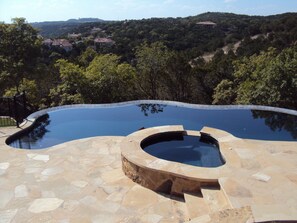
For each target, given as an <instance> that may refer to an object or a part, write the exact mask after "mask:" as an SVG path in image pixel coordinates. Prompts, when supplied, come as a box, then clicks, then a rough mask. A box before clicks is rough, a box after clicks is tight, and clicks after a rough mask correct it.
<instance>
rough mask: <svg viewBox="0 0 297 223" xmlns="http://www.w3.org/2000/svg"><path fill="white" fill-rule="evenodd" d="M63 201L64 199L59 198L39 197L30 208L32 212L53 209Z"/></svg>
mask: <svg viewBox="0 0 297 223" xmlns="http://www.w3.org/2000/svg"><path fill="white" fill-rule="evenodd" d="M63 202H64V200H61V199H59V198H39V199H36V200H34V201H33V203H32V204H31V205H30V207H29V209H28V210H29V211H30V212H32V213H42V212H47V211H53V210H55V209H57V208H58V207H60V206H61V205H62V204H63Z"/></svg>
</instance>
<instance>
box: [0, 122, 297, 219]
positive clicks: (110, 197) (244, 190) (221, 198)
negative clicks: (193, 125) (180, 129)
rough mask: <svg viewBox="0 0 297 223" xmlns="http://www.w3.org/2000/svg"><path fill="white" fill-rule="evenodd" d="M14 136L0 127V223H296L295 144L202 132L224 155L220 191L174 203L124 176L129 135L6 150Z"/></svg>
mask: <svg viewBox="0 0 297 223" xmlns="http://www.w3.org/2000/svg"><path fill="white" fill-rule="evenodd" d="M154 129H155V130H154V131H156V130H157V131H160V130H158V128H154ZM168 129H169V130H170V127H168ZM18 130H19V129H17V128H14V127H8V128H1V129H0V222H1V223H4V222H12V223H13V222H63V223H66V222H152V223H158V222H160V223H162V222H163V223H165V222H187V221H189V222H192V223H193V222H253V221H256V222H261V221H271V220H288V221H289V220H297V142H271V141H257V140H244V139H239V138H235V137H233V136H231V135H230V134H228V133H226V132H224V131H220V130H217V129H212V128H203V129H202V130H201V131H203V132H205V133H208V134H211V135H212V136H213V137H214V138H216V139H217V140H218V142H219V145H220V148H223V150H224V151H225V154H227V153H228V154H229V155H227V157H229V158H228V159H227V160H226V165H224V166H223V167H222V168H221V169H220V168H218V171H216V174H215V176H216V177H217V178H218V179H217V182H218V187H217V188H208V187H201V188H200V191H198V192H197V193H187V192H185V193H184V196H180V197H174V196H171V195H168V194H162V193H157V192H154V191H153V190H150V189H147V188H146V187H143V186H141V185H140V184H138V183H135V182H133V181H132V180H131V179H130V178H129V177H127V176H126V175H125V174H124V172H123V170H122V158H121V154H122V151H121V145H122V143H123V140H124V139H126V137H94V138H87V139H80V140H76V141H71V142H67V143H64V144H60V145H57V146H53V147H51V148H48V149H42V150H21V149H14V148H11V147H9V146H7V145H6V144H5V139H6V138H7V137H8V136H9V135H11V134H13V133H14V132H16V131H18ZM165 130H166V128H165V129H164V128H163V130H162V131H165ZM144 133H145V131H144ZM136 138H137V137H136ZM138 138H139V135H138ZM122 149H124V148H122ZM230 157H231V158H230ZM151 167H153V166H152V165H151ZM154 168H156V167H154ZM191 168H194V169H193V170H194V171H196V170H195V167H191ZM188 170H189V169H188ZM188 170H187V171H188ZM197 170H199V168H198V169H197ZM163 171H164V170H163ZM184 171H185V169H184ZM187 171H186V172H187ZM195 174H196V173H193V176H194V175H195ZM198 175H199V173H198ZM209 177H212V176H209Z"/></svg>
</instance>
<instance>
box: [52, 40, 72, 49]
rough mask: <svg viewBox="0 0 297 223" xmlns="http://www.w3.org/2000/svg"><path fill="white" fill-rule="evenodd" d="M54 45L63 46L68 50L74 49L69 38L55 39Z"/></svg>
mask: <svg viewBox="0 0 297 223" xmlns="http://www.w3.org/2000/svg"><path fill="white" fill-rule="evenodd" d="M52 46H53V47H61V48H63V49H64V50H65V51H66V52H69V51H71V50H72V49H73V46H72V44H71V43H70V42H69V41H68V40H67V39H54V41H53V43H52Z"/></svg>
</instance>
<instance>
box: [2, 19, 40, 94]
mask: <svg viewBox="0 0 297 223" xmlns="http://www.w3.org/2000/svg"><path fill="white" fill-rule="evenodd" d="M12 22H13V23H12V24H0V82H6V84H5V85H6V86H5V87H6V88H11V87H14V88H15V89H16V91H17V92H19V91H20V89H19V87H20V85H21V84H22V81H23V80H25V79H31V78H32V76H33V73H34V69H35V67H36V64H37V59H38V57H39V56H40V49H41V48H40V41H39V39H38V37H37V31H36V30H35V29H34V28H33V27H32V26H31V25H29V24H28V23H26V21H25V19H24V18H15V19H12Z"/></svg>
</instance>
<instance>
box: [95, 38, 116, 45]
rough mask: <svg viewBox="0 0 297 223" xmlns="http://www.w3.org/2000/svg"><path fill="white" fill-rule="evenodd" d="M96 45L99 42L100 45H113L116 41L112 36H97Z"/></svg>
mask: <svg viewBox="0 0 297 223" xmlns="http://www.w3.org/2000/svg"><path fill="white" fill-rule="evenodd" d="M94 43H95V45H96V44H99V45H100V46H112V45H113V44H115V41H113V40H112V39H110V38H96V39H95V40H94Z"/></svg>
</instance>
